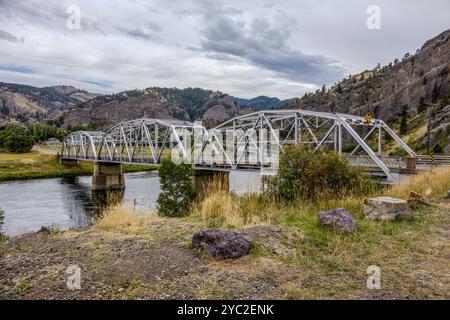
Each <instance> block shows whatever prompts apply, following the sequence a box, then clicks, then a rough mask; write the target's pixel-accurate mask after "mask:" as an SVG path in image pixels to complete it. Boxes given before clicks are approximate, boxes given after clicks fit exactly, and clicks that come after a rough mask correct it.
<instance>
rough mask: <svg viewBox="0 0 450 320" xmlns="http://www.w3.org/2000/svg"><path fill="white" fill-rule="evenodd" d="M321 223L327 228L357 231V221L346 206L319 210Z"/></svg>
mask: <svg viewBox="0 0 450 320" xmlns="http://www.w3.org/2000/svg"><path fill="white" fill-rule="evenodd" d="M319 221H320V224H321V225H322V226H323V227H325V228H327V229H332V230H336V231H339V232H344V233H353V232H355V231H356V222H355V219H353V216H352V214H351V213H350V212H348V211H347V210H346V209H344V208H337V209H333V210H330V211H323V212H319Z"/></svg>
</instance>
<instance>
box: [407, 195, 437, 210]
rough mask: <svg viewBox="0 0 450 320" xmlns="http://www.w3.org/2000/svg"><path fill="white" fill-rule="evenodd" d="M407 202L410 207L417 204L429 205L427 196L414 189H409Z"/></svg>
mask: <svg viewBox="0 0 450 320" xmlns="http://www.w3.org/2000/svg"><path fill="white" fill-rule="evenodd" d="M408 204H409V206H410V207H415V206H418V205H426V206H430V205H431V204H430V202H429V201H428V199H427V198H425V197H424V196H423V195H421V194H419V193H417V192H414V191H411V192H410V194H409V199H408Z"/></svg>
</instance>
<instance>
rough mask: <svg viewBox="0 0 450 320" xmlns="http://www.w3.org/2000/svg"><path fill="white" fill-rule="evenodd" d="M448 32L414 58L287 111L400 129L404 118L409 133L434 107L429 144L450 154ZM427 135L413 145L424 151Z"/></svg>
mask: <svg viewBox="0 0 450 320" xmlns="http://www.w3.org/2000/svg"><path fill="white" fill-rule="evenodd" d="M449 83H450V30H447V31H445V32H443V33H441V34H440V35H438V36H437V37H435V38H433V39H431V40H429V41H427V42H426V43H425V44H424V45H423V47H422V48H421V49H419V50H417V52H416V54H414V55H410V54H406V55H405V56H404V58H403V59H402V60H401V61H399V60H398V59H396V61H395V62H394V63H391V64H389V65H387V66H384V67H378V68H375V69H373V70H367V71H364V72H362V73H360V74H358V75H355V76H351V77H349V78H347V79H344V80H343V81H341V82H340V83H338V84H337V85H335V86H333V87H332V88H331V89H325V90H318V91H317V92H316V93H314V94H306V95H305V96H303V97H302V98H298V99H292V100H291V101H289V102H288V103H287V105H286V106H285V108H301V109H309V110H318V111H328V112H344V113H351V114H356V115H364V114H365V113H367V112H370V113H371V114H372V115H374V116H375V117H377V118H381V119H383V120H385V121H387V122H388V123H389V124H391V125H392V126H394V127H395V128H397V129H399V126H400V120H401V118H402V117H406V119H407V123H408V128H407V133H408V134H409V133H412V132H413V131H415V130H416V129H418V128H419V127H423V125H424V124H425V123H426V122H427V121H426V114H427V111H428V109H429V106H433V109H432V116H433V121H434V123H433V131H432V141H431V143H432V145H433V146H435V147H436V148H437V149H439V148H444V150H445V151H446V152H450V141H449V139H450V137H449V135H450V121H449V111H450V109H449V107H447V106H448V105H449V104H450V86H449ZM422 131H423V130H422ZM425 140H426V137H425V135H424V134H423V133H422V134H419V135H418V136H417V137H415V139H412V140H411V144H412V145H413V147H415V148H416V149H417V150H421V151H423V150H424V148H425Z"/></svg>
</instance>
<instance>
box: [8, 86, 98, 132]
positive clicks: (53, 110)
mask: <svg viewBox="0 0 450 320" xmlns="http://www.w3.org/2000/svg"><path fill="white" fill-rule="evenodd" d="M97 96H98V94H95V93H89V92H87V91H84V90H80V89H77V88H75V87H72V86H54V87H45V88H36V87H32V86H27V85H20V84H12V83H3V82H0V125H3V124H6V123H10V122H18V123H22V124H29V123H33V122H39V121H47V120H55V119H56V118H57V117H58V116H59V115H61V113H62V112H64V111H66V110H67V109H68V108H71V107H74V106H77V105H79V104H80V103H82V102H85V101H87V100H89V99H92V98H94V97H97Z"/></svg>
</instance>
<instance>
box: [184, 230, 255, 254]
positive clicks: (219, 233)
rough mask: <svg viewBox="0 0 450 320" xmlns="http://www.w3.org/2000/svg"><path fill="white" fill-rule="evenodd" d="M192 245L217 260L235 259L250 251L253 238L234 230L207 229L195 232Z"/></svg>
mask: <svg viewBox="0 0 450 320" xmlns="http://www.w3.org/2000/svg"><path fill="white" fill-rule="evenodd" d="M192 246H193V248H194V249H197V250H200V249H204V250H205V252H206V253H207V254H209V255H211V256H213V257H214V258H216V259H217V260H224V259H234V258H239V257H242V256H244V255H246V254H248V253H249V252H250V248H251V239H250V238H249V237H247V236H244V235H242V234H239V233H237V232H234V231H229V230H217V229H207V230H203V231H200V232H197V233H196V234H194V236H193V237H192Z"/></svg>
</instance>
